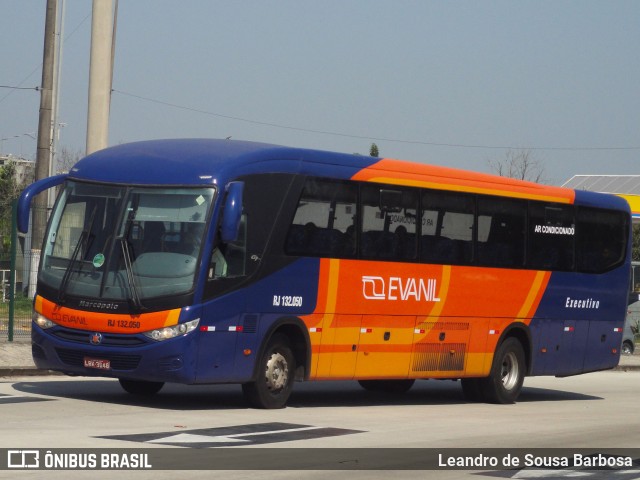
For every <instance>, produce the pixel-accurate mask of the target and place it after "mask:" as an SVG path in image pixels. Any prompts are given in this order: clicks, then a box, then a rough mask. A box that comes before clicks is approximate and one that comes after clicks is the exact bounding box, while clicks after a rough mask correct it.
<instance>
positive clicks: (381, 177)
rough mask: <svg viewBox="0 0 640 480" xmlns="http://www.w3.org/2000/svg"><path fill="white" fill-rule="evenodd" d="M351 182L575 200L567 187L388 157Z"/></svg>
mask: <svg viewBox="0 0 640 480" xmlns="http://www.w3.org/2000/svg"><path fill="white" fill-rule="evenodd" d="M352 179H353V180H364V181H368V182H377V183H389V184H392V185H407V186H414V187H423V188H433V189H437V190H452V191H461V192H469V193H483V194H488V195H499V196H508V197H514V198H527V199H531V200H545V201H552V202H559V203H573V201H574V199H575V192H574V191H573V190H571V189H568V188H562V187H551V186H545V185H539V184H536V183H532V182H526V181H522V180H515V179H512V178H508V177H499V176H497V175H489V174H485V173H477V172H469V171H465V170H458V169H455V168H448V167H440V166H436V165H427V164H420V163H412V162H405V161H401V160H393V159H389V158H383V159H381V160H380V161H379V162H377V163H375V164H374V165H372V166H370V167H368V168H365V169H363V170H360V171H359V172H358V173H357V174H356V175H354V176H353V177H352Z"/></svg>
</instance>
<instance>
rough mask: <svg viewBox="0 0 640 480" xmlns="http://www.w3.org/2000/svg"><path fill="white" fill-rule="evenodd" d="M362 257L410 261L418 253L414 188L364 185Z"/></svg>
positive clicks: (416, 204) (416, 198) (362, 197)
mask: <svg viewBox="0 0 640 480" xmlns="http://www.w3.org/2000/svg"><path fill="white" fill-rule="evenodd" d="M361 203H362V205H361V209H362V210H361V215H362V235H361V237H360V254H361V256H362V258H372V259H379V260H413V259H415V257H416V253H417V228H416V222H417V214H418V213H417V212H418V194H417V190H415V189H407V188H401V187H397V186H381V185H378V184H363V185H362V189H361Z"/></svg>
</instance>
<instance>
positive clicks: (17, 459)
mask: <svg viewBox="0 0 640 480" xmlns="http://www.w3.org/2000/svg"><path fill="white" fill-rule="evenodd" d="M39 467H40V451H39V450H8V451H7V468H39Z"/></svg>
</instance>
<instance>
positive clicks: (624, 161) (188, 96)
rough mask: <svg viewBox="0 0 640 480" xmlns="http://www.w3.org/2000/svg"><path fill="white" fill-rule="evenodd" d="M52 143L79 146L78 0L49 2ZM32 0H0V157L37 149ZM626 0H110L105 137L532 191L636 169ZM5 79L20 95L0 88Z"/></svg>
mask: <svg viewBox="0 0 640 480" xmlns="http://www.w3.org/2000/svg"><path fill="white" fill-rule="evenodd" d="M64 3H65V16H64V19H65V20H64V32H63V38H64V42H63V52H62V73H61V94H60V100H59V101H60V104H59V117H58V122H59V123H61V124H64V126H63V127H62V128H61V133H60V139H59V141H58V144H57V150H58V151H60V150H61V148H63V147H64V148H66V149H68V150H70V151H77V152H84V150H85V140H86V116H87V98H88V74H89V56H90V55H89V50H90V42H91V6H92V2H91V0H65V2H64ZM45 13H46V0H0V85H1V86H2V87H0V138H2V139H3V140H2V142H0V153H5V154H6V153H12V154H14V155H20V156H23V157H25V158H35V153H36V141H35V139H34V138H32V137H35V135H36V132H37V128H38V110H39V105H40V94H39V92H37V91H36V90H35V89H34V87H36V86H38V85H39V84H40V82H41V75H42V69H41V64H42V50H43V41H44V18H45ZM639 46H640V2H638V1H634V0H629V1H615V0H614V1H589V0H576V1H568V0H550V1H545V0H539V1H524V0H521V1H512V0H509V1H498V0H495V1H493V0H492V1H488V0H487V1H465V0H461V1H455V2H454V1H444V0H443V1H431V0H415V1H410V0H323V1H320V2H319V1H317V0H278V1H276V0H245V1H230V0H226V1H223V0H181V1H178V0H120V1H119V8H118V16H117V34H116V52H115V65H114V73H113V93H112V101H111V117H110V129H109V144H110V145H115V144H120V143H125V142H130V141H137V140H147V139H155V138H178V137H180V138H184V137H207V138H226V137H229V136H231V137H232V138H233V139H238V140H250V141H259V142H267V143H274V144H279V145H287V146H293V147H303V148H317V149H323V150H331V151H338V152H347V153H360V154H363V155H367V154H368V153H369V148H370V145H371V143H376V144H377V146H378V148H379V152H380V155H381V156H384V157H391V158H400V159H405V160H414V161H418V162H422V163H431V164H436V165H445V166H451V167H456V168H463V169H468V170H475V171H481V172H490V171H491V167H490V165H489V163H490V162H491V161H501V160H503V159H505V158H506V156H507V155H508V152H509V150H511V152H516V153H517V152H521V151H523V150H530V154H531V155H532V156H533V158H534V159H535V160H537V161H538V162H539V163H540V165H541V166H542V167H543V168H544V176H545V180H546V182H547V183H550V184H556V185H559V184H562V183H564V182H565V181H567V180H568V179H569V178H571V177H572V176H573V175H576V174H620V175H624V174H640V171H639V170H640V48H639ZM7 87H21V89H15V88H7Z"/></svg>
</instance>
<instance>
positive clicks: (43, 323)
mask: <svg viewBox="0 0 640 480" xmlns="http://www.w3.org/2000/svg"><path fill="white" fill-rule="evenodd" d="M31 319H32V320H33V321H34V322H35V323H36V325H38V326H39V327H40V328H41V329H43V330H46V329H47V328H51V327H55V326H56V324H55V323H53V322H52V321H51V320H49V319H48V318H47V317H45V316H44V315H40V314H39V313H37V312H33V316H32V317H31Z"/></svg>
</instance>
